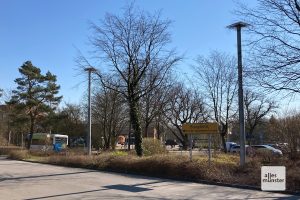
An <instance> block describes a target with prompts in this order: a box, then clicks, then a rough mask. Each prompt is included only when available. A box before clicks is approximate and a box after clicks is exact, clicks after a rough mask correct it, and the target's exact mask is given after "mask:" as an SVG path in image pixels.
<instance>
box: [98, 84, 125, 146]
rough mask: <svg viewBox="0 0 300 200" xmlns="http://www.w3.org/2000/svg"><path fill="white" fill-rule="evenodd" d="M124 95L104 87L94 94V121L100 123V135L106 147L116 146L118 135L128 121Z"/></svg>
mask: <svg viewBox="0 0 300 200" xmlns="http://www.w3.org/2000/svg"><path fill="white" fill-rule="evenodd" d="M124 103H125V101H124V99H123V98H122V96H121V95H120V94H119V93H118V92H116V91H114V90H110V89H108V88H102V89H100V90H97V91H95V92H94V95H93V103H92V105H93V106H92V110H93V112H92V113H93V121H94V123H95V124H97V125H99V127H98V128H99V131H100V136H102V137H103V140H104V144H103V147H104V149H109V148H111V147H112V148H114V147H115V141H116V139H117V136H118V135H119V134H120V133H121V131H122V130H123V128H124V126H125V122H127V121H126V120H127V113H126V111H127V109H126V106H125V104H124Z"/></svg>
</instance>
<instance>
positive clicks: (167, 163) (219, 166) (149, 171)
mask: <svg viewBox="0 0 300 200" xmlns="http://www.w3.org/2000/svg"><path fill="white" fill-rule="evenodd" d="M9 158H12V159H18V160H30V161H37V162H42V163H49V164H55V165H63V166H69V167H80V168H88V169H95V170H105V171H114V172H122V173H134V174H140V175H148V176H155V177H162V178H172V179H180V180H190V181H196V182H197V181H203V180H204V181H209V182H218V183H225V184H240V185H250V186H254V187H258V188H260V169H261V166H262V165H281V166H286V169H287V172H286V174H287V189H288V190H290V191H294V192H299V191H300V173H299V172H300V160H297V161H291V160H289V159H288V158H286V157H277V158H276V157H272V158H267V159H266V158H265V156H264V155H259V156H256V157H252V158H248V159H247V163H246V165H245V166H244V167H240V166H239V156H238V155H232V154H224V153H218V154H215V155H214V156H213V157H212V162H211V164H210V165H209V163H208V158H207V156H193V161H192V162H191V161H190V160H189V156H183V155H173V154H168V153H162V154H157V153H154V154H153V155H148V156H143V157H137V156H135V155H134V154H132V153H130V152H129V153H128V152H126V151H111V152H102V153H100V154H99V155H94V156H87V155H84V153H83V152H81V153H80V152H77V151H76V152H72V151H70V152H69V153H67V154H60V155H58V154H49V155H48V154H36V153H29V152H28V151H24V150H23V151H21V150H14V151H11V153H10V154H9Z"/></svg>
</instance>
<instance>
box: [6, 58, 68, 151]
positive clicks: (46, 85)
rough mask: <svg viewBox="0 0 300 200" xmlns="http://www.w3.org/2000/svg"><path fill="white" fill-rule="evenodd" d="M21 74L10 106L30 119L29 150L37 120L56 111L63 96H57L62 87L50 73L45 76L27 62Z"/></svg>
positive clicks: (21, 68) (16, 81)
mask: <svg viewBox="0 0 300 200" xmlns="http://www.w3.org/2000/svg"><path fill="white" fill-rule="evenodd" d="M19 72H20V74H21V77H20V78H17V79H15V83H16V84H17V85H18V86H17V89H16V90H13V94H14V95H13V96H12V98H11V100H10V102H8V104H11V105H13V106H14V108H15V109H16V110H17V111H18V112H21V113H25V114H26V115H27V116H28V118H29V121H30V123H29V124H30V127H29V130H30V135H29V140H28V145H27V148H28V149H29V148H30V145H31V140H32V135H33V133H34V131H35V128H36V123H37V120H38V119H40V118H43V117H45V116H47V115H48V114H49V113H50V112H52V111H54V110H55V109H56V107H57V106H58V104H59V102H60V100H61V99H62V96H57V94H58V92H59V88H60V86H59V85H57V84H56V76H55V75H53V74H51V73H50V72H49V71H48V72H47V73H46V74H45V75H43V74H41V70H40V69H39V68H38V67H36V66H34V65H32V63H31V62H30V61H26V62H25V63H24V64H23V65H22V66H21V67H20V68H19Z"/></svg>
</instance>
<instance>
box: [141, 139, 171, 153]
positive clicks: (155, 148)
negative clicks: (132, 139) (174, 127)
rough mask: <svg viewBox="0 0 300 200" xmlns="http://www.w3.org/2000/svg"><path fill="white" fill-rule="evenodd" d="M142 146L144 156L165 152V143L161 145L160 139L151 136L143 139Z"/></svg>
mask: <svg viewBox="0 0 300 200" xmlns="http://www.w3.org/2000/svg"><path fill="white" fill-rule="evenodd" d="M142 147H143V150H144V155H145V156H151V155H155V154H164V153H166V152H167V150H166V147H165V145H163V144H162V143H161V141H160V140H157V139H153V138H145V139H143V144H142Z"/></svg>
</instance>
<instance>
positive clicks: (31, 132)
mask: <svg viewBox="0 0 300 200" xmlns="http://www.w3.org/2000/svg"><path fill="white" fill-rule="evenodd" d="M34 123H35V119H34V118H33V117H30V133H29V138H28V143H27V149H30V146H31V141H32V136H33V132H34Z"/></svg>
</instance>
